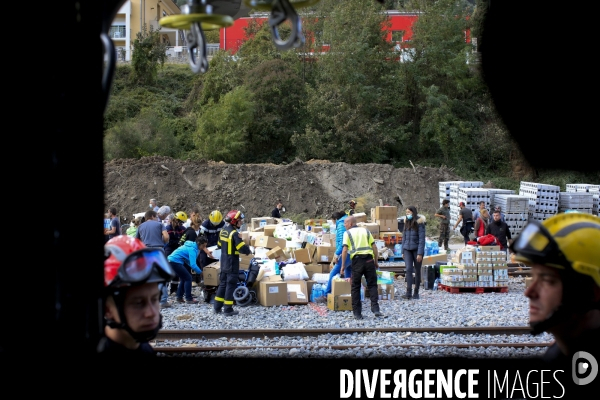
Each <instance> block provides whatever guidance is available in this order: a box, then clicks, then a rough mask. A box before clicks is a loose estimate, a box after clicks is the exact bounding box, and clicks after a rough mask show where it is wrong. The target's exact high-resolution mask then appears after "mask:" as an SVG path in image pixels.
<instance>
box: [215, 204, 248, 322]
mask: <svg viewBox="0 0 600 400" xmlns="http://www.w3.org/2000/svg"><path fill="white" fill-rule="evenodd" d="M243 222H244V214H242V212H241V211H238V210H231V211H229V212H228V213H227V216H226V217H225V226H224V227H223V229H222V230H221V233H220V235H219V240H218V243H217V246H219V248H220V249H221V273H220V275H219V279H220V282H219V287H218V288H217V294H216V296H215V303H214V310H215V313H220V312H221V309H222V308H223V305H225V308H224V309H223V315H226V316H234V315H238V312H237V311H234V310H233V292H234V291H235V289H236V287H237V284H238V280H239V277H238V274H239V271H240V253H242V254H246V255H248V254H250V247H248V245H247V244H246V243H244V241H243V240H242V237H241V236H240V234H239V232H238V229H239V228H240V226H242V223H243Z"/></svg>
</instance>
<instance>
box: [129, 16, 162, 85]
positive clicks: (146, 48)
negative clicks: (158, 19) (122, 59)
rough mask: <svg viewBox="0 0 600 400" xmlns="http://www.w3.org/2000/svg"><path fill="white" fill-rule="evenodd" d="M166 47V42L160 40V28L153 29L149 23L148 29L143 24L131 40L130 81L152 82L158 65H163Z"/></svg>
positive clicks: (144, 83) (138, 82) (143, 83)
mask: <svg viewBox="0 0 600 400" xmlns="http://www.w3.org/2000/svg"><path fill="white" fill-rule="evenodd" d="M166 49H167V46H166V44H164V43H162V42H161V40H160V28H159V29H158V30H154V27H153V26H152V25H150V30H148V29H147V27H146V24H144V25H143V26H142V29H141V30H140V31H139V32H138V33H137V34H136V38H135V40H134V41H133V53H132V56H131V65H132V67H133V73H132V74H131V80H132V82H134V83H136V84H140V85H151V84H153V83H154V82H155V80H156V74H157V71H158V67H159V65H160V66H163V65H164V63H165V60H166V59H167V53H166Z"/></svg>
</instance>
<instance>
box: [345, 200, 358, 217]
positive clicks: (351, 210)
mask: <svg viewBox="0 0 600 400" xmlns="http://www.w3.org/2000/svg"><path fill="white" fill-rule="evenodd" d="M348 207H349V208H348V209H347V210H346V215H354V213H355V212H356V210H355V209H356V201H354V200H350V201H349V202H348Z"/></svg>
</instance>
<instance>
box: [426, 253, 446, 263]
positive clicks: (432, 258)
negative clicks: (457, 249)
mask: <svg viewBox="0 0 600 400" xmlns="http://www.w3.org/2000/svg"><path fill="white" fill-rule="evenodd" d="M438 261H441V262H444V263H445V262H447V261H448V255H447V254H436V255H434V256H423V262H422V263H421V265H435V263H436V262H438Z"/></svg>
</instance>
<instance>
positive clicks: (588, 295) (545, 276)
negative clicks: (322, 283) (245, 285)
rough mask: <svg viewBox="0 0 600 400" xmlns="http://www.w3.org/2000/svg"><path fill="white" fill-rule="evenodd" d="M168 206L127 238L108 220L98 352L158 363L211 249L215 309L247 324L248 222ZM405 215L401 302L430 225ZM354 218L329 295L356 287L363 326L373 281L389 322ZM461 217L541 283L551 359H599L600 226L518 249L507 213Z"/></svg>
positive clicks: (545, 226) (539, 305) (566, 227)
mask: <svg viewBox="0 0 600 400" xmlns="http://www.w3.org/2000/svg"><path fill="white" fill-rule="evenodd" d="M280 204H281V203H277V206H279V205H280ZM164 207H165V206H163V207H159V208H158V210H159V211H158V212H157V211H155V209H154V208H156V206H155V203H153V202H152V201H151V202H150V209H149V210H148V211H147V212H146V213H145V215H144V217H143V218H140V219H139V220H137V221H134V222H133V223H132V225H131V226H130V228H129V229H128V230H127V234H120V233H121V229H120V228H121V227H120V223H119V219H118V217H117V210H116V209H115V208H114V207H110V208H109V209H108V212H107V214H106V219H108V220H109V221H105V228H104V232H105V235H107V236H110V238H108V240H107V242H106V244H105V266H104V269H105V281H104V283H105V290H106V302H105V311H104V321H105V337H104V338H103V339H102V341H101V342H100V345H99V348H98V350H99V352H100V353H101V354H104V355H111V354H112V355H125V354H129V355H139V356H142V357H143V356H153V355H155V354H154V351H153V349H152V347H151V346H150V345H149V344H148V342H149V341H150V340H152V339H153V338H154V337H155V336H156V334H157V333H158V330H159V329H160V327H161V326H162V317H161V315H160V309H161V308H164V307H168V306H169V305H165V304H168V302H167V300H168V296H166V295H165V293H166V290H165V287H166V285H167V283H168V282H169V281H171V280H173V279H175V278H177V277H178V278H179V284H178V286H177V290H176V301H177V302H180V303H185V304H197V303H198V300H197V299H196V298H194V296H193V295H192V290H191V288H192V274H201V273H202V268H203V267H204V266H206V265H207V263H209V262H211V261H212V260H213V259H212V258H211V256H212V253H211V251H210V250H208V248H209V247H211V246H217V247H218V248H220V249H221V256H220V263H221V273H220V276H219V280H220V284H219V286H218V287H217V290H216V296H215V299H214V300H215V301H214V302H213V310H214V313H215V314H221V315H224V316H235V315H238V311H236V310H234V308H233V307H234V305H235V301H234V291H235V289H236V287H237V284H238V279H239V278H238V273H239V267H240V266H239V255H240V254H251V249H250V247H249V246H248V244H246V243H244V241H243V240H242V237H241V235H240V234H239V232H238V230H239V229H240V227H241V226H242V224H243V222H244V218H245V217H244V214H243V213H242V212H241V211H239V210H231V211H230V212H228V213H227V215H226V217H225V218H223V216H222V214H221V212H220V211H218V210H214V211H212V212H211V213H210V215H209V217H208V218H207V219H206V220H204V221H203V220H202V218H201V216H200V211H199V210H198V208H197V207H194V208H192V209H191V210H190V211H189V217H188V213H186V212H183V211H179V212H176V213H174V214H170V209H165V208H164ZM460 207H461V211H462V210H464V209H466V207H465V206H464V204H461V205H460ZM277 208H279V207H277ZM350 210H353V207H351V209H350ZM448 210H449V202H448V201H447V200H444V201H443V202H442V206H441V207H440V209H439V210H437V211H436V213H435V217H436V218H440V220H441V221H440V238H439V239H438V244H440V245H441V244H444V246H445V248H446V249H448V236H449V235H448V234H449V212H448ZM469 211H470V210H469ZM159 212H160V214H159ZM165 212H166V214H165ZM405 213H406V216H405V217H404V227H403V231H402V233H403V241H402V244H403V246H402V253H403V258H404V261H405V265H406V293H405V294H404V295H403V296H401V297H402V298H403V299H405V300H416V299H419V287H420V281H421V264H422V261H423V256H424V253H425V222H426V219H425V217H424V216H423V215H420V214H418V212H417V209H416V207H415V206H408V207H406V209H405ZM353 214H354V213H353V212H349V210H343V211H339V212H334V213H333V214H332V215H331V219H332V220H333V221H334V225H335V233H336V250H335V256H334V266H333V268H332V269H331V272H330V277H329V283H328V286H327V289H326V292H327V293H330V292H331V281H332V279H333V278H334V277H336V276H341V277H344V279H346V280H349V281H350V282H351V301H352V311H353V315H354V318H356V319H363V315H362V301H361V296H360V288H361V285H362V284H363V283H362V282H363V279H364V280H365V281H366V286H367V288H368V290H369V299H370V306H371V312H372V313H373V315H374V316H375V317H381V316H383V313H382V312H381V310H380V307H379V302H378V300H379V298H378V291H377V273H376V271H377V269H378V258H379V257H378V249H377V246H376V244H375V240H374V238H373V235H372V234H371V233H370V231H369V230H368V229H366V228H365V227H359V226H358V225H357V222H356V218H355V217H354V215H353ZM161 217H162V218H161ZM460 217H462V218H461V219H459V221H458V222H457V224H456V225H458V223H460V222H461V221H462V223H463V226H465V227H469V226H470V224H474V231H475V236H476V237H477V236H481V235H483V234H488V233H491V234H492V235H494V236H495V237H497V238H498V239H499V241H500V243H501V245H502V246H503V247H504V248H510V250H511V251H512V252H513V253H514V254H515V258H516V260H517V261H518V262H522V263H524V264H526V265H529V266H531V269H532V278H533V279H532V283H531V285H530V286H529V287H528V288H527V289H526V291H525V296H526V297H527V298H528V299H529V304H530V305H529V316H530V325H531V328H532V333H533V334H539V333H541V332H549V333H551V334H553V335H554V336H555V338H556V342H555V343H554V344H553V345H552V346H551V347H550V348H549V349H548V351H547V352H546V353H545V355H544V358H543V359H544V360H545V361H546V362H548V363H554V364H557V365H563V364H565V363H568V362H570V360H571V359H572V357H574V356H576V354H581V352H582V351H584V352H588V353H589V354H593V355H597V354H598V346H599V345H598V340H597V339H598V337H600V247H599V246H598V245H597V244H598V243H600V219H599V218H598V217H596V216H592V215H589V214H583V213H566V214H558V215H555V216H553V217H551V218H548V219H547V220H545V221H544V222H541V223H540V222H537V221H530V222H529V223H528V224H527V225H526V226H525V228H524V230H523V232H522V233H521V234H520V235H518V236H517V237H516V238H515V239H514V240H513V238H512V237H511V235H510V231H509V230H508V227H507V225H506V222H504V221H503V220H502V213H501V210H500V209H498V208H494V210H493V212H492V216H491V217H490V213H489V211H488V210H487V209H486V208H485V204H481V205H480V208H479V209H478V210H477V211H476V212H475V213H471V214H469V212H461V214H460ZM460 217H459V218H460ZM142 221H143V222H142ZM186 225H187V227H186ZM456 225H455V227H456ZM132 228H133V229H134V230H131V229H132ZM465 229H467V228H465ZM130 230H131V231H130ZM463 235H464V234H463ZM413 274H414V278H413Z"/></svg>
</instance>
